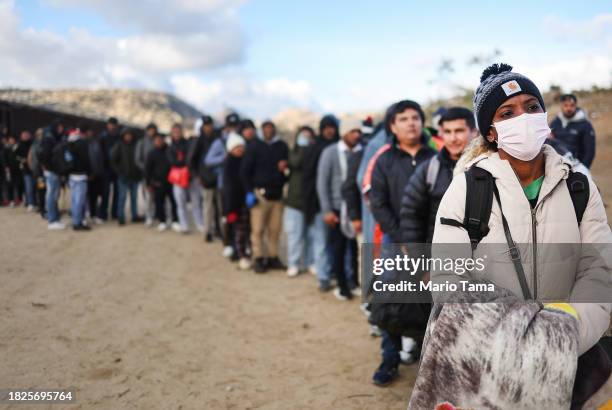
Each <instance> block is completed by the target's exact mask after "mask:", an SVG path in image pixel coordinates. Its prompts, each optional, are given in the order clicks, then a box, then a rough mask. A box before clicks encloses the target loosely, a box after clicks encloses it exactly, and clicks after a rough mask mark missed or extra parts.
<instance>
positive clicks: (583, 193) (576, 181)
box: [565, 171, 590, 225]
mask: <svg viewBox="0 0 612 410" xmlns="http://www.w3.org/2000/svg"><path fill="white" fill-rule="evenodd" d="M565 182H566V183H567V189H568V190H569V193H570V196H571V197H572V204H573V205H574V211H575V212H576V220H577V221H578V225H580V223H581V222H582V217H583V216H584V211H585V210H586V207H587V204H588V203H589V196H590V192H589V178H588V177H587V176H586V175H584V174H583V173H581V172H574V171H570V173H569V175H568V177H567V179H566V180H565Z"/></svg>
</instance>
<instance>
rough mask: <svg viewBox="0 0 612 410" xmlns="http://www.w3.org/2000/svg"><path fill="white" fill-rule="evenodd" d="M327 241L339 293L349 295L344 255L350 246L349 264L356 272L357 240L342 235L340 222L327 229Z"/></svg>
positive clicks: (337, 213) (338, 214) (336, 212)
mask: <svg viewBox="0 0 612 410" xmlns="http://www.w3.org/2000/svg"><path fill="white" fill-rule="evenodd" d="M334 213H335V214H336V215H337V216H338V218H340V212H338V211H335V210H334ZM327 243H328V244H329V245H330V246H331V249H332V252H333V258H332V264H331V265H332V272H333V273H334V274H335V275H336V280H337V282H338V287H339V288H340V293H341V294H342V295H345V296H346V295H349V294H350V289H349V285H348V281H347V276H348V275H347V273H348V270H347V269H346V265H345V257H346V254H347V250H348V249H349V248H350V249H351V252H350V254H351V258H350V259H351V260H350V265H351V267H352V268H353V272H357V242H356V241H355V240H354V239H349V238H347V237H346V236H344V234H343V233H342V230H341V229H340V224H336V226H334V227H333V228H330V229H329V234H328V237H327Z"/></svg>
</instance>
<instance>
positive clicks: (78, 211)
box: [68, 128, 90, 231]
mask: <svg viewBox="0 0 612 410" xmlns="http://www.w3.org/2000/svg"><path fill="white" fill-rule="evenodd" d="M68 154H69V155H71V156H72V161H71V166H70V171H69V174H68V183H69V184H70V212H71V214H72V229H74V230H75V231H88V230H89V229H90V228H89V226H86V225H85V224H83V218H84V215H85V200H86V198H87V175H88V174H89V168H90V166H89V147H88V145H87V141H85V140H84V139H83V138H82V136H81V131H80V130H79V129H78V128H77V129H75V130H72V131H71V132H70V134H69V135H68Z"/></svg>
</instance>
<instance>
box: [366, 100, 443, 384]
mask: <svg viewBox="0 0 612 410" xmlns="http://www.w3.org/2000/svg"><path fill="white" fill-rule="evenodd" d="M424 123H425V114H424V113H423V110H422V109H421V106H420V105H419V104H417V103H416V102H414V101H411V100H403V101H400V102H397V103H395V104H393V105H391V106H390V107H389V108H388V109H387V112H386V114H385V128H386V130H387V134H389V135H393V138H392V140H391V148H390V149H389V150H387V151H385V152H384V153H383V154H381V155H380V156H379V157H378V159H377V161H376V164H375V165H374V170H373V172H372V182H371V185H372V188H371V190H370V205H371V209H372V212H373V214H374V219H376V222H378V223H379V224H380V227H381V229H382V231H383V233H384V237H383V242H384V243H400V242H401V240H402V237H401V230H400V206H401V200H402V195H403V192H404V188H405V187H406V185H407V184H408V180H409V179H410V177H411V176H412V174H413V173H414V170H415V169H416V167H417V166H418V165H419V164H420V163H422V162H424V161H426V160H428V159H429V158H431V157H432V156H434V155H435V151H434V150H433V149H431V148H429V147H428V145H427V140H426V136H425V134H424V133H423V124H424ZM382 336H383V337H382V342H381V347H382V352H383V353H382V356H383V361H382V363H381V365H380V366H379V367H378V369H377V370H376V372H375V373H374V376H373V378H372V381H373V382H374V384H376V385H378V386H386V385H388V384H389V383H391V382H392V381H393V380H394V379H395V378H396V377H397V374H398V367H399V363H400V356H399V352H400V350H401V337H400V336H396V335H391V334H390V333H388V332H387V331H383V332H382Z"/></svg>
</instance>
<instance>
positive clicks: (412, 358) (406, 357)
mask: <svg viewBox="0 0 612 410" xmlns="http://www.w3.org/2000/svg"><path fill="white" fill-rule="evenodd" d="M399 356H400V361H401V363H402V364H403V365H411V364H413V363H416V362H418V361H419V359H418V357H417V356H416V354H414V353H413V352H406V351H404V350H400V352H399Z"/></svg>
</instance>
